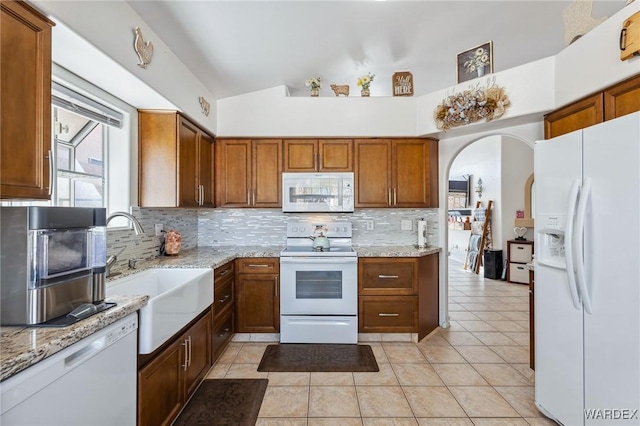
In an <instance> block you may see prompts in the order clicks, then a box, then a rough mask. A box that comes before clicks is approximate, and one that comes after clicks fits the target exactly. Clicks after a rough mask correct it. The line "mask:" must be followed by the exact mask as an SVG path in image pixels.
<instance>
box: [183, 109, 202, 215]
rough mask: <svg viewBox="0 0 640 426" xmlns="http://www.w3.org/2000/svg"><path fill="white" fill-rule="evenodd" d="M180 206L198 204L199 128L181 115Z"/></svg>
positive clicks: (194, 205)
mask: <svg viewBox="0 0 640 426" xmlns="http://www.w3.org/2000/svg"><path fill="white" fill-rule="evenodd" d="M178 144H179V145H178V207H196V206H198V199H199V193H198V180H197V173H196V170H198V128H197V127H195V126H194V125H193V124H191V123H189V122H188V121H186V120H185V119H184V118H182V117H180V129H179V139H178Z"/></svg>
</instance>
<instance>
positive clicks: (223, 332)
mask: <svg viewBox="0 0 640 426" xmlns="http://www.w3.org/2000/svg"><path fill="white" fill-rule="evenodd" d="M229 330H231V329H230V328H225V329H224V330H222V334H220V336H218V337H223V336H224V335H226V334H227V333H228V332H229Z"/></svg>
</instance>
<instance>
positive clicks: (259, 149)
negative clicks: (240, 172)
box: [251, 139, 282, 207]
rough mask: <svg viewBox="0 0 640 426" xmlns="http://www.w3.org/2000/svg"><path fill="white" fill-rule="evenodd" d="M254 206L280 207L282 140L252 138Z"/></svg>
mask: <svg viewBox="0 0 640 426" xmlns="http://www.w3.org/2000/svg"><path fill="white" fill-rule="evenodd" d="M252 175H253V185H252V188H253V194H251V196H252V201H253V202H252V204H253V206H254V207H282V194H281V193H282V140H280V139H277V140H254V141H253V156H252Z"/></svg>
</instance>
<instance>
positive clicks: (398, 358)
mask: <svg viewBox="0 0 640 426" xmlns="http://www.w3.org/2000/svg"><path fill="white" fill-rule="evenodd" d="M382 348H383V349H384V353H386V354H387V358H388V359H389V362H391V363H402V364H412V363H422V362H427V360H426V358H425V357H424V355H422V352H420V349H418V347H417V346H416V345H415V344H413V343H409V344H400V343H396V344H388V343H385V344H383V345H382Z"/></svg>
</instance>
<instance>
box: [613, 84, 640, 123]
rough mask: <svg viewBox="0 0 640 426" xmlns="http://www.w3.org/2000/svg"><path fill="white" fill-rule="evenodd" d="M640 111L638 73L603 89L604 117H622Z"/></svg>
mask: <svg viewBox="0 0 640 426" xmlns="http://www.w3.org/2000/svg"><path fill="white" fill-rule="evenodd" d="M636 111H640V75H636V76H635V77H632V78H630V79H628V80H625V81H623V82H622V83H618V84H616V85H615V86H613V87H610V88H608V89H607V90H605V91H604V119H605V120H611V119H613V118H617V117H622V116H623V115H627V114H631V113H632V112H636Z"/></svg>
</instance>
